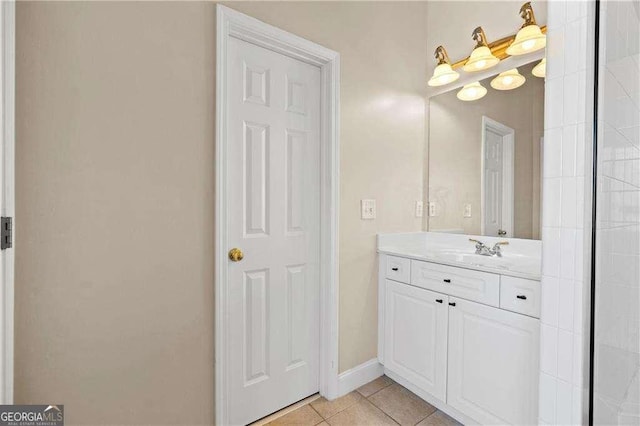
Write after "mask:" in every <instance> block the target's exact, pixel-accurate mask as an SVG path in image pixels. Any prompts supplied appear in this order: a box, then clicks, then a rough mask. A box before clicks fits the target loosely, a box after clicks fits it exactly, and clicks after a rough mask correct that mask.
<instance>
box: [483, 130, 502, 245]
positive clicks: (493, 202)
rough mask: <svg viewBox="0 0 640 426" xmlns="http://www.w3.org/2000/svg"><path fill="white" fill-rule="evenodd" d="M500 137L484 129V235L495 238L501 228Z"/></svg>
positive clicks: (492, 131)
mask: <svg viewBox="0 0 640 426" xmlns="http://www.w3.org/2000/svg"><path fill="white" fill-rule="evenodd" d="M502 150H503V146H502V135H499V134H498V133H496V132H495V131H494V130H492V129H490V128H487V129H485V148H484V235H490V236H495V237H497V236H498V235H499V232H500V231H501V230H502V229H503V228H502V210H503V206H502V203H503V199H502V194H503V189H502V183H503V164H502V159H503V153H502Z"/></svg>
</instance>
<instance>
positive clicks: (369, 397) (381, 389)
mask: <svg viewBox="0 0 640 426" xmlns="http://www.w3.org/2000/svg"><path fill="white" fill-rule="evenodd" d="M394 383H395V382H391V383H389V384H388V385H386V386H385V387H383V388H380V389H378V390H377V391H375V392H374V393H372V394H371V395H369V396H364V395H362V394H360V395H362V396H363V397H364V398H366V399H371V398H372V397H373V395H376V394H377V393H379V392H382V391H383V390H385V389H386V388H388V387H389V386H392V385H393V384H394ZM374 405H375V404H374Z"/></svg>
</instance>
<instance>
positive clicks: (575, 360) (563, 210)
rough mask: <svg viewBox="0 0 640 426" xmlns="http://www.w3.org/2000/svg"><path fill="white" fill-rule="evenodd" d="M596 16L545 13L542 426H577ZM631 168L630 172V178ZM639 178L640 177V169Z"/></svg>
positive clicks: (567, 7) (581, 7)
mask: <svg viewBox="0 0 640 426" xmlns="http://www.w3.org/2000/svg"><path fill="white" fill-rule="evenodd" d="M594 10H595V9H594V3H593V2H587V1H555V0H554V1H551V2H550V3H549V4H548V12H547V13H548V22H549V24H550V25H549V31H548V32H547V46H548V48H547V61H548V64H547V70H548V72H549V73H548V75H547V80H546V85H545V142H550V141H554V142H555V141H559V142H560V147H558V145H555V146H553V147H549V148H550V149H552V150H555V152H554V151H548V152H547V154H548V155H545V157H544V168H543V170H544V171H543V176H544V181H543V200H542V241H543V254H542V258H543V261H542V274H543V277H542V309H541V317H540V320H541V323H542V325H541V327H542V331H541V339H542V340H543V342H542V343H541V348H540V356H541V358H540V359H541V374H540V407H539V419H540V422H541V423H547V424H581V423H582V411H583V407H582V402H581V399H580V397H581V395H582V391H581V390H580V386H581V385H582V383H583V376H584V371H583V359H584V356H585V347H584V345H582V342H583V339H582V334H581V333H583V332H584V330H586V328H585V324H584V318H585V316H584V311H585V310H586V309H588V306H587V299H588V298H587V297H584V289H585V288H588V287H586V283H585V280H587V279H588V274H585V268H586V267H587V266H588V263H589V260H588V259H587V258H585V257H586V256H587V255H588V254H589V248H590V233H589V229H588V227H587V226H588V225H589V223H590V219H591V217H590V216H591V215H590V213H589V209H588V206H587V205H586V204H585V203H588V202H590V201H589V200H591V195H590V191H591V185H590V182H591V178H590V176H591V172H592V167H591V164H589V162H590V161H591V160H590V159H591V143H590V141H591V136H590V133H591V122H592V119H593V111H592V110H589V108H591V106H590V102H587V101H588V100H589V99H590V98H589V97H590V96H591V95H592V93H593V83H590V81H592V79H593V74H592V68H593V67H592V65H591V66H590V64H592V61H593V59H592V58H593V45H592V44H591V43H589V42H588V41H589V40H592V38H591V28H593V24H594ZM639 98H640V96H639ZM612 102H617V99H614V100H612ZM626 119H627V122H631V119H630V118H626ZM560 130H561V132H560ZM556 143H557V142H556ZM545 149H547V145H546V143H545ZM558 149H559V150H560V151H561V152H560V159H558V152H557V151H558ZM558 161H559V162H560V164H558ZM632 170H633V169H631V171H629V169H627V173H630V174H633V171H632ZM638 175H639V179H640V167H639V171H638ZM560 176H561V177H560ZM558 188H560V189H558ZM627 213H628V212H627ZM639 215H640V213H639ZM639 322H640V321H639ZM639 329H640V327H639ZM638 334H639V335H640V330H639V333H638ZM554 337H556V340H555V344H554ZM639 341H640V340H639ZM554 355H555V362H554ZM554 367H555V369H554Z"/></svg>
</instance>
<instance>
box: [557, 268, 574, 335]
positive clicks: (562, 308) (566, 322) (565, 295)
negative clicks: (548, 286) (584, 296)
mask: <svg viewBox="0 0 640 426" xmlns="http://www.w3.org/2000/svg"><path fill="white" fill-rule="evenodd" d="M573 287H574V286H573V281H571V280H564V279H561V280H560V288H559V291H558V301H559V303H558V306H559V309H558V327H559V328H561V329H563V330H567V331H570V332H573V319H574V315H573V311H574V304H575V296H574V294H573Z"/></svg>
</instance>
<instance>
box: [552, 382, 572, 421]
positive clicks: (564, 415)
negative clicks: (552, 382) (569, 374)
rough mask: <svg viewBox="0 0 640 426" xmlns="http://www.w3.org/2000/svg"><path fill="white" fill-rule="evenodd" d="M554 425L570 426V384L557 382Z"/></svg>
mask: <svg viewBox="0 0 640 426" xmlns="http://www.w3.org/2000/svg"><path fill="white" fill-rule="evenodd" d="M557 383H558V387H557V396H556V399H557V403H556V407H557V413H556V424H558V425H570V424H572V423H573V422H572V418H573V415H572V414H573V389H572V386H571V384H569V383H567V382H565V381H564V380H558V382H557Z"/></svg>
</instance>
